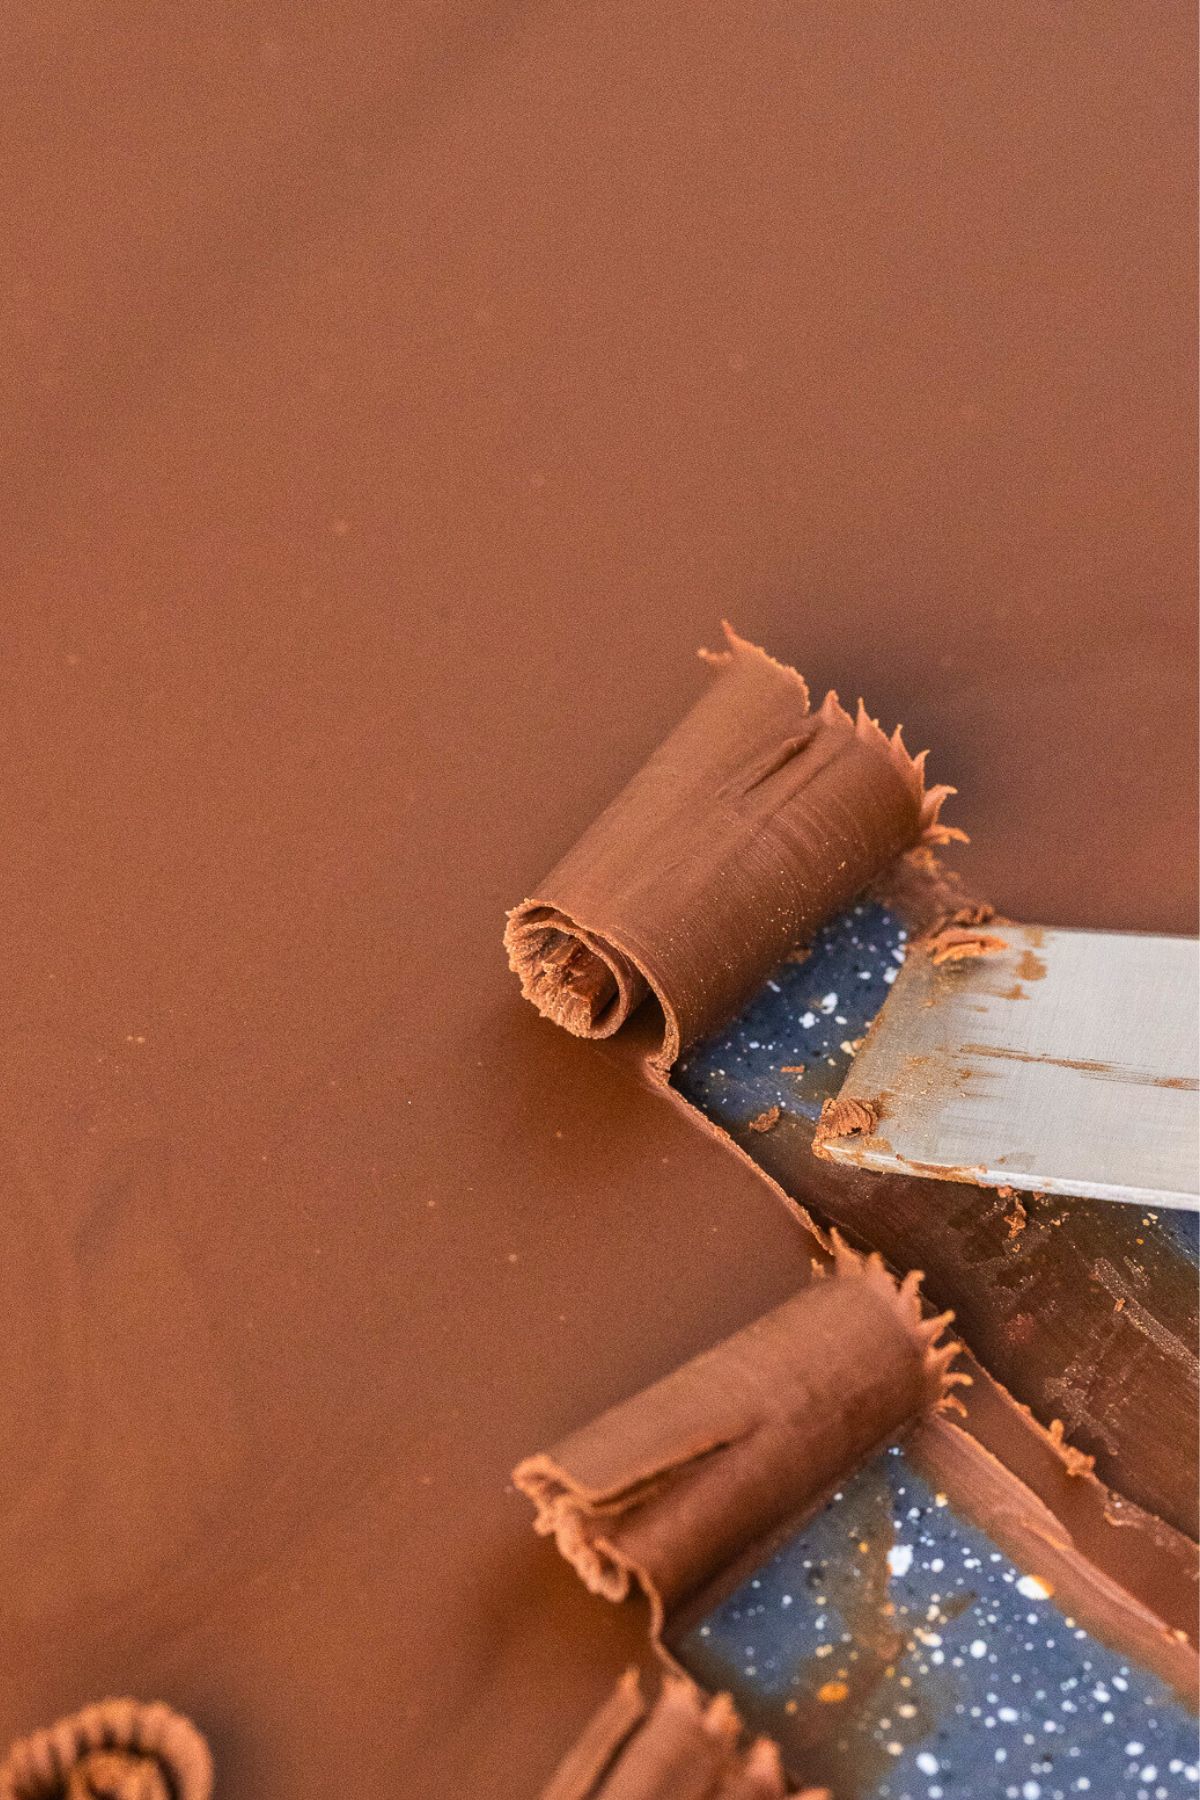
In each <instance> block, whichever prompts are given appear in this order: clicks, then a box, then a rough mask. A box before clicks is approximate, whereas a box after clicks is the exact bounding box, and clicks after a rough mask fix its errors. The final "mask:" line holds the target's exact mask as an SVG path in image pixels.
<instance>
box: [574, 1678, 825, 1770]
mask: <svg viewBox="0 0 1200 1800" xmlns="http://www.w3.org/2000/svg"><path fill="white" fill-rule="evenodd" d="M741 1736H742V1727H741V1721H740V1719H739V1718H738V1715H737V1712H736V1710H735V1708H734V1705H733V1702H732V1701H731V1700H730V1698H729V1696H728V1695H727V1694H718V1695H717V1697H716V1698H715V1699H714V1700H706V1699H705V1698H704V1696H703V1695H702V1694H701V1692H700V1690H699V1689H698V1688H697V1687H696V1686H695V1685H694V1683H692V1682H690V1681H687V1680H680V1679H677V1678H675V1677H671V1676H668V1677H667V1678H666V1679H665V1680H664V1682H663V1685H662V1691H661V1692H660V1694H659V1696H658V1699H657V1700H656V1701H655V1703H654V1705H653V1707H648V1706H647V1704H646V1701H645V1700H644V1698H643V1696H642V1692H641V1686H640V1683H639V1681H638V1675H637V1671H636V1669H629V1670H627V1671H626V1673H625V1674H624V1675H623V1676H622V1677H621V1679H620V1681H619V1682H618V1683H617V1686H616V1690H615V1691H614V1693H613V1694H612V1695H610V1697H609V1699H608V1700H606V1701H605V1703H604V1705H603V1706H602V1707H601V1708H600V1710H599V1712H598V1713H596V1715H595V1717H594V1718H593V1719H592V1720H591V1721H590V1722H589V1724H588V1725H586V1726H585V1727H584V1730H583V1732H582V1733H581V1735H580V1738H579V1741H578V1743H577V1744H576V1745H575V1746H574V1748H573V1749H572V1750H570V1751H569V1752H568V1754H567V1756H566V1757H565V1759H564V1760H563V1762H562V1763H561V1764H560V1766H559V1768H558V1771H557V1773H556V1774H555V1775H554V1776H553V1778H552V1779H551V1781H550V1784H549V1786H548V1787H547V1788H545V1789H544V1790H543V1793H542V1800H783V1795H784V1793H785V1792H786V1788H785V1785H784V1777H783V1767H782V1764H781V1762H780V1758H779V1751H778V1749H777V1747H776V1746H775V1745H774V1744H773V1743H772V1742H771V1741H770V1739H769V1738H758V1739H757V1740H756V1741H755V1742H754V1743H752V1744H751V1745H749V1746H748V1747H747V1748H742V1747H741V1742H740V1740H741ZM800 1800H820V1793H819V1792H818V1790H816V1789H806V1790H805V1794H804V1795H803V1796H801V1797H800Z"/></svg>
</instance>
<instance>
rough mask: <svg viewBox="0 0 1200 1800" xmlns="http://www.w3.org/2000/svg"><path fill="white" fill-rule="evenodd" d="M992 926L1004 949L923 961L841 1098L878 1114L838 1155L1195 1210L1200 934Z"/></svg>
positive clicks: (920, 955)
mask: <svg viewBox="0 0 1200 1800" xmlns="http://www.w3.org/2000/svg"><path fill="white" fill-rule="evenodd" d="M988 930H989V932H994V934H995V937H996V939H997V940H1001V941H1002V943H1001V944H1000V946H998V947H996V948H994V949H992V950H991V951H990V953H988V954H985V955H979V956H975V957H969V958H967V957H964V958H962V959H961V960H950V961H946V962H943V963H940V964H939V963H938V962H937V961H936V960H935V959H934V958H933V957H932V956H931V955H929V954H927V953H925V952H924V951H922V950H921V949H920V947H916V948H914V950H913V951H912V952H910V954H909V956H908V959H907V961H906V962H905V964H904V967H903V968H902V969H901V971H900V974H899V976H898V977H897V979H896V982H895V985H894V986H893V988H892V991H891V994H890V995H889V996H888V999H887V1001H886V1003H885V1005H884V1007H883V1010H882V1012H881V1013H880V1014H879V1017H878V1018H877V1019H876V1021H875V1024H874V1025H873V1027H872V1028H871V1031H870V1033H869V1035H868V1036H867V1038H866V1040H865V1041H864V1043H863V1045H862V1047H861V1049H860V1050H859V1052H858V1054H857V1056H856V1057H855V1059H854V1061H853V1063H852V1064H851V1067H850V1073H849V1075H848V1077H847V1079H846V1082H845V1084H844V1086H843V1087H842V1090H841V1093H840V1095H839V1096H838V1099H839V1102H840V1101H847V1100H857V1101H861V1102H863V1103H865V1110H864V1111H861V1112H859V1113H858V1117H859V1118H860V1119H861V1121H862V1123H861V1124H860V1126H859V1128H858V1129H857V1131H856V1132H855V1133H854V1135H849V1136H840V1137H829V1138H826V1139H825V1141H824V1143H823V1145H822V1151H823V1154H825V1155H827V1156H830V1157H832V1158H834V1159H835V1160H837V1161H839V1162H851V1163H856V1164H858V1165H860V1166H862V1167H864V1168H870V1169H890V1170H895V1171H900V1172H902V1173H908V1174H919V1175H926V1176H935V1177H939V1178H941V1179H944V1180H947V1181H963V1180H967V1181H974V1182H978V1183H980V1184H981V1185H983V1186H985V1187H1002V1186H1008V1187H1012V1188H1016V1189H1026V1190H1031V1189H1032V1190H1036V1191H1038V1192H1039V1193H1058V1194H1070V1195H1077V1196H1081V1197H1086V1198H1094V1199H1099V1200H1124V1201H1129V1202H1132V1203H1133V1204H1135V1205H1138V1206H1143V1207H1151V1208H1153V1207H1180V1208H1187V1209H1192V1210H1195V1209H1196V1208H1197V1207H1198V1206H1200V1193H1198V1190H1200V1171H1198V1163H1200V1141H1198V1140H1200V1079H1198V1076H1200V1049H1198V1046H1200V1018H1198V1013H1200V1006H1198V994H1200V956H1198V954H1197V941H1196V939H1194V938H1173V937H1142V936H1136V935H1134V934H1132V933H1125V932H1103V931H1070V930H1063V929H1057V928H1054V929H1052V928H1050V927H1042V926H1037V925H1010V924H1008V923H1003V924H1001V923H996V924H995V925H993V926H989V927H988ZM846 1110H847V1111H848V1109H846ZM856 1110H857V1109H856ZM872 1117H874V1118H876V1119H877V1122H876V1123H875V1124H874V1125H873V1126H872V1125H871V1124H870V1119H871V1118H872Z"/></svg>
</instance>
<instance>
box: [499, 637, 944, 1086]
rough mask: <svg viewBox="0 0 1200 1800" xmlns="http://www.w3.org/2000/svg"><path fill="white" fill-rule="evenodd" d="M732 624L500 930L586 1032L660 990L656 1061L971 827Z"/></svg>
mask: <svg viewBox="0 0 1200 1800" xmlns="http://www.w3.org/2000/svg"><path fill="white" fill-rule="evenodd" d="M725 633H726V637H727V639H728V644H729V648H728V649H727V650H726V651H723V652H721V653H719V654H716V655H710V656H709V658H708V660H709V661H710V662H711V663H712V664H713V665H714V666H715V668H716V669H717V674H716V676H715V678H714V680H713V681H712V683H711V685H710V686H709V688H708V689H707V691H706V692H705V693H704V694H703V695H702V696H701V698H700V699H699V700H698V701H697V702H696V704H695V705H694V706H693V707H692V709H691V711H690V712H689V713H687V714H686V716H685V717H684V718H683V719H682V720H681V721H680V723H679V724H678V725H677V726H676V728H675V730H674V731H673V732H672V733H671V735H670V737H668V738H667V739H666V741H665V742H664V743H663V744H661V745H660V746H659V748H658V749H657V750H656V751H655V752H654V754H653V755H652V756H651V757H650V758H649V760H648V761H647V762H646V763H645V764H644V766H643V767H642V768H641V769H640V770H639V771H638V773H637V774H636V775H635V776H634V777H633V779H632V781H630V782H629V784H628V786H627V787H626V788H625V789H624V790H623V791H622V792H621V793H620V794H619V795H618V796H617V798H616V799H615V800H614V801H613V802H612V804H611V805H610V806H609V807H608V808H607V809H606V810H605V811H604V812H603V813H602V814H601V815H600V817H599V818H598V819H597V820H596V821H595V823H594V824H592V825H591V826H590V827H589V828H588V829H587V830H586V831H585V832H584V834H583V836H582V837H581V838H580V839H579V841H578V842H577V843H576V845H575V846H574V848H573V849H571V850H569V851H568V852H567V854H566V856H564V858H563V859H562V861H561V862H560V863H559V864H558V865H557V867H556V868H555V869H553V870H552V871H551V873H550V874H549V875H548V876H547V877H546V879H545V880H544V881H543V882H542V883H541V884H540V886H539V888H538V890H537V893H536V896H535V897H534V898H533V899H530V900H526V901H524V902H523V903H522V905H520V906H518V907H517V908H516V909H515V910H514V911H513V912H512V913H510V915H509V921H508V929H507V931H506V934H505V944H506V947H507V950H508V955H509V961H510V963H511V965H512V967H513V969H514V971H515V972H516V974H517V975H518V976H519V977H520V980H521V987H522V991H523V993H524V994H525V996H526V998H527V999H529V1000H531V1001H532V1002H533V1004H534V1005H535V1006H536V1007H537V1008H538V1010H539V1011H540V1012H542V1013H543V1014H545V1016H546V1017H547V1018H550V1019H553V1020H554V1021H555V1022H556V1023H557V1024H559V1025H562V1026H564V1027H565V1028H566V1029H567V1030H568V1031H572V1032H574V1033H576V1035H578V1036H580V1037H608V1036H611V1034H612V1033H613V1032H615V1031H617V1030H619V1029H620V1027H621V1025H622V1024H624V1022H625V1020H626V1019H627V1018H628V1017H629V1015H630V1014H631V1013H632V1012H633V1011H634V1009H635V1008H636V1007H637V1006H639V1005H640V1004H641V1002H642V1001H643V1000H644V999H645V998H646V996H647V994H649V993H653V994H654V996H655V997H656V998H657V1000H658V1002H659V1004H660V1006H661V1007H662V1012H663V1018H664V1032H663V1041H662V1045H661V1048H660V1050H659V1052H658V1054H657V1055H656V1057H655V1062H656V1063H657V1065H658V1066H659V1067H660V1068H662V1069H666V1068H669V1067H670V1065H671V1064H672V1063H673V1062H674V1060H675V1058H676V1056H677V1055H678V1053H679V1050H680V1048H681V1046H683V1045H686V1044H689V1043H691V1042H693V1041H694V1040H695V1039H697V1038H700V1037H703V1036H705V1035H706V1034H708V1033H709V1032H712V1031H714V1030H716V1029H717V1028H718V1027H719V1026H721V1025H723V1024H725V1023H726V1022H727V1021H728V1020H729V1019H730V1018H731V1017H732V1016H733V1014H734V1013H736V1012H737V1011H738V1009H739V1007H740V1006H741V1005H742V1004H743V1002H744V1001H745V1000H746V999H747V998H748V997H749V996H750V995H751V994H752V993H753V992H754V991H755V989H756V988H757V987H758V986H759V985H760V983H761V982H762V981H763V980H764V978H765V977H766V976H767V975H769V974H770V972H771V970H772V969H773V968H775V967H776V965H777V964H778V963H779V962H780V961H781V960H782V958H783V957H784V956H785V955H786V954H787V952H788V951H789V950H790V949H792V948H793V947H794V946H795V945H797V944H800V943H803V942H805V941H806V940H807V939H808V938H810V937H811V936H812V934H813V933H814V932H815V931H816V930H817V929H818V927H819V926H821V925H823V924H824V923H825V921H826V920H828V919H830V918H832V917H833V916H834V915H835V914H836V913H838V912H840V911H841V910H842V908H843V907H845V906H846V905H848V904H849V902H850V901H851V900H853V899H854V897H855V896H856V895H857V894H859V893H861V892H862V890H863V889H864V888H865V887H866V886H868V884H869V883H870V882H871V881H873V880H874V879H875V878H876V877H878V876H879V875H881V874H882V873H883V871H884V870H885V869H887V868H888V867H889V866H890V865H891V864H892V863H894V862H895V861H896V859H897V857H899V856H900V855H901V854H902V853H903V852H904V851H906V850H909V849H911V848H912V847H913V846H914V845H916V844H919V843H942V842H945V841H946V839H947V838H949V837H952V836H961V835H962V834H961V833H959V832H955V831H952V830H951V829H950V828H949V827H947V826H945V825H942V824H941V823H940V820H939V814H940V811H941V806H942V802H943V801H944V800H945V798H946V796H947V795H948V794H950V793H952V792H953V791H954V790H953V789H952V788H947V787H936V788H929V789H927V788H926V787H925V780H924V760H925V759H924V753H922V755H920V756H917V757H913V756H910V755H909V753H908V751H907V750H906V749H905V747H904V744H903V741H902V739H901V736H900V732H899V729H897V730H896V731H895V732H894V733H893V735H892V736H891V737H890V738H889V737H886V736H885V735H884V733H883V731H882V730H881V729H880V727H879V725H878V724H877V723H876V722H875V720H873V719H872V718H870V716H869V715H868V713H867V712H866V710H865V708H864V707H863V704H862V702H861V701H860V702H859V706H858V712H857V716H856V717H854V718H851V716H850V714H849V713H847V712H846V711H845V710H844V709H843V707H842V706H841V705H840V703H839V701H838V698H837V695H836V694H834V693H830V694H828V695H826V697H825V700H824V701H823V702H822V704H821V706H820V707H819V708H818V710H817V711H816V712H813V711H811V710H810V707H809V697H808V689H807V687H806V686H805V684H804V682H803V680H802V679H801V677H800V676H799V675H797V674H796V672H795V671H794V670H793V669H789V668H785V667H784V666H783V664H781V663H777V662H775V661H774V660H773V659H772V658H771V657H770V656H768V655H767V654H766V652H765V651H763V650H760V649H758V648H757V647H756V646H755V645H753V644H749V643H746V642H745V640H744V639H742V638H740V637H738V636H737V634H736V633H735V632H734V631H732V630H731V629H730V627H729V626H728V625H727V626H726V627H725Z"/></svg>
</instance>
